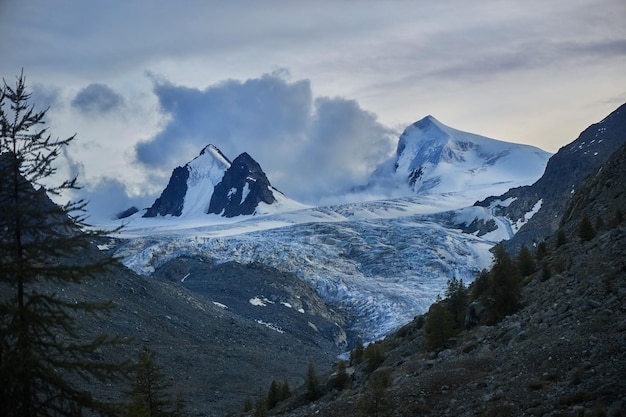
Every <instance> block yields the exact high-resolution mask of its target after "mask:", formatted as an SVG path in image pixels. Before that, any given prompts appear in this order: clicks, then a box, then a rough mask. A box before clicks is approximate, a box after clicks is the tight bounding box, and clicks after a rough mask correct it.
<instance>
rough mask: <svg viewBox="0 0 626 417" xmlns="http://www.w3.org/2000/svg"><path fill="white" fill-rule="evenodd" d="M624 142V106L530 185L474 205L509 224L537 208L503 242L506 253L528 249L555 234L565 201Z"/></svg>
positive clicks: (564, 150) (564, 151) (584, 135)
mask: <svg viewBox="0 0 626 417" xmlns="http://www.w3.org/2000/svg"><path fill="white" fill-rule="evenodd" d="M624 142H626V104H624V105H622V106H620V107H619V108H618V109H616V110H615V111H613V112H612V113H611V114H610V115H608V116H607V117H606V118H605V119H603V120H602V121H600V122H599V123H595V124H593V125H591V126H589V127H588V128H587V129H585V130H584V131H583V132H582V133H581V134H580V136H578V138H577V139H576V140H575V141H573V142H572V143H570V144H568V145H565V146H564V147H562V148H561V149H559V151H558V152H557V153H556V154H555V155H553V156H552V158H550V160H549V161H548V165H547V167H546V171H545V173H544V175H543V176H542V177H541V178H540V179H539V180H537V181H536V182H535V183H534V184H532V185H530V186H525V187H520V188H514V189H511V190H509V191H507V192H506V193H504V194H502V195H500V196H497V197H489V198H487V199H485V200H484V201H481V202H479V203H477V205H480V206H483V207H488V206H492V207H494V208H495V214H496V215H499V216H505V217H507V218H508V219H509V220H511V222H512V223H515V222H517V221H519V220H520V219H522V218H523V217H524V216H525V215H526V213H528V212H530V211H532V210H533V207H536V206H537V205H538V206H540V208H539V209H538V211H537V213H536V214H534V216H533V217H532V218H531V219H530V220H528V221H527V222H524V224H523V225H522V227H521V228H520V229H519V231H518V232H517V233H516V234H515V236H514V237H513V238H512V239H510V240H509V241H506V242H504V244H505V246H506V247H507V249H508V250H509V251H510V252H517V250H518V249H519V248H520V247H521V246H522V245H526V246H532V245H533V244H536V243H537V242H539V241H541V240H543V239H545V238H546V237H547V236H549V235H551V234H552V233H554V231H556V230H557V228H558V227H559V223H560V222H561V218H562V216H563V212H564V210H565V207H566V205H567V203H568V201H569V200H570V198H571V196H572V195H573V194H574V192H575V191H576V190H577V189H578V187H579V186H580V184H581V182H582V181H583V179H584V178H585V177H586V176H587V175H589V174H590V173H591V172H593V171H594V170H595V169H597V168H598V167H600V166H601V165H602V164H603V163H604V162H606V160H607V159H608V158H609V156H611V154H612V153H613V152H615V151H616V150H617V149H618V148H619V147H620V146H621V145H622V144H623V143H624Z"/></svg>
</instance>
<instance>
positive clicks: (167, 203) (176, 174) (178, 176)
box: [143, 166, 189, 217]
mask: <svg viewBox="0 0 626 417" xmlns="http://www.w3.org/2000/svg"><path fill="white" fill-rule="evenodd" d="M188 178H189V169H188V168H187V167H186V166H185V167H176V168H175V169H174V171H173V172H172V176H171V177H170V182H169V183H168V184H167V187H165V190H163V192H162V193H161V197H159V198H157V199H156V200H155V202H154V204H152V207H150V208H149V209H148V210H147V211H146V213H145V214H144V215H143V217H156V216H159V215H160V216H166V215H168V214H171V215H172V216H180V215H181V213H182V211H183V203H184V202H185V194H186V193H187V179H188Z"/></svg>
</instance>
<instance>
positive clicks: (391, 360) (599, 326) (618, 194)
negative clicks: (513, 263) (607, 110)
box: [276, 146, 626, 417]
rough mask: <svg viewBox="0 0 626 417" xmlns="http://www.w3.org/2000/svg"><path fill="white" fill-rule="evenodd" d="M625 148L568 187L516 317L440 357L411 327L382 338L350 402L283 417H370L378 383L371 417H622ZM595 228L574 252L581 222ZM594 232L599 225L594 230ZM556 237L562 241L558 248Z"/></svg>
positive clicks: (345, 398)
mask: <svg viewBox="0 0 626 417" xmlns="http://www.w3.org/2000/svg"><path fill="white" fill-rule="evenodd" d="M625 174H626V146H622V147H621V148H620V149H619V151H618V152H616V153H615V154H614V155H613V156H612V157H611V158H610V159H609V160H608V162H607V163H605V164H604V165H603V166H602V167H601V168H600V169H599V170H596V171H595V172H594V174H593V175H592V176H590V177H589V178H588V179H587V180H586V181H585V182H584V183H582V184H581V185H580V187H578V189H577V191H576V192H575V194H574V196H573V197H572V199H571V201H570V203H569V205H568V208H567V211H566V215H565V216H564V217H563V222H562V223H561V225H560V226H561V230H562V231H563V233H564V234H563V235H561V236H560V237H558V236H556V235H553V236H550V237H549V239H548V241H547V245H548V248H549V251H548V255H547V256H546V257H545V258H544V259H543V260H544V262H545V263H546V265H547V266H548V267H549V268H550V275H547V274H546V272H545V270H544V271H543V272H542V271H540V270H538V271H537V272H536V273H534V274H533V275H531V276H529V277H527V278H526V280H525V282H524V283H525V286H524V287H523V307H522V308H521V309H520V310H519V311H518V312H517V313H515V314H512V315H510V316H508V317H506V318H505V319H504V320H503V321H501V322H499V323H497V324H495V325H493V326H486V325H481V326H478V327H476V328H473V329H471V330H467V331H463V332H461V333H460V334H459V335H458V336H457V338H456V339H454V340H453V341H452V340H451V341H450V343H451V345H450V347H449V348H448V349H445V350H443V351H439V352H428V351H425V350H424V347H423V346H424V344H423V342H424V337H423V333H422V330H421V329H422V328H421V325H420V320H417V319H416V320H415V321H413V322H412V323H409V324H408V325H407V326H405V327H404V328H402V329H400V330H399V331H398V332H396V333H394V334H393V335H390V336H389V337H387V338H386V340H385V341H384V342H382V343H381V346H382V347H383V348H384V350H385V358H384V361H383V362H382V364H381V365H380V366H379V367H378V368H377V369H376V370H375V371H374V372H373V373H370V372H366V370H365V366H364V365H361V366H359V367H357V368H356V369H355V370H354V374H353V376H352V382H351V386H350V388H349V390H344V391H343V392H339V391H337V390H330V389H327V390H326V392H327V394H326V395H325V396H323V397H322V398H321V399H319V400H317V401H315V402H313V403H308V404H305V401H304V400H303V398H304V397H303V395H304V394H301V395H300V396H295V397H293V398H292V399H291V400H289V401H287V402H285V403H283V404H282V405H281V406H279V407H278V408H277V409H276V414H280V415H285V416H307V415H324V416H345V415H371V414H368V413H365V412H363V407H362V404H363V403H364V399H367V398H372V395H374V394H373V388H372V387H373V384H372V382H371V381H376V380H377V376H376V375H377V374H378V375H382V374H384V375H388V376H389V380H390V381H391V383H390V385H389V386H388V387H387V388H385V389H384V390H383V391H382V394H381V392H380V391H379V394H381V395H379V396H378V399H379V400H380V402H379V404H385V406H384V407H381V408H379V410H378V415H390V416H391V415H393V416H418V415H426V416H444V415H445V416H476V415H484V416H589V415H593V416H605V415H606V416H612V417H613V416H623V415H626V396H625V394H624V393H626V381H625V380H624V375H626V351H625V350H624V346H625V345H626V261H625V259H626V222H625V221H624V219H623V215H621V214H620V213H621V210H623V207H626V184H625V183H624V182H623V180H622V179H623V178H624V175H625ZM585 214H586V215H587V216H589V217H591V220H592V222H593V223H595V224H596V225H597V226H598V228H597V230H596V235H595V237H593V238H592V239H591V240H589V241H581V238H580V237H579V233H578V230H579V227H580V224H581V221H582V218H583V216H584V215H585ZM599 218H602V219H603V220H602V221H600V222H598V219H599ZM563 237H565V239H563Z"/></svg>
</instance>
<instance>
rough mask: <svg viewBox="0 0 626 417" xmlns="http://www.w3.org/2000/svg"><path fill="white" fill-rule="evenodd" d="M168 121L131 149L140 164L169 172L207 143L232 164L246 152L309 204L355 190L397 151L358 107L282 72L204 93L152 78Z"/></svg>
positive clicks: (286, 189) (229, 83)
mask: <svg viewBox="0 0 626 417" xmlns="http://www.w3.org/2000/svg"><path fill="white" fill-rule="evenodd" d="M154 92H155V94H156V95H157V97H158V99H159V103H160V106H161V108H162V111H163V112H164V113H166V114H167V116H168V117H169V123H168V124H167V125H166V127H165V128H164V129H163V130H162V131H161V132H160V133H159V134H157V135H156V136H154V137H153V138H151V139H150V140H147V141H144V142H140V143H139V144H138V145H137V146H136V157H137V160H138V161H139V162H141V163H143V164H145V165H146V166H148V167H151V168H163V169H165V168H167V169H173V168H174V167H175V166H176V165H181V164H184V163H185V162H187V161H189V160H190V159H191V158H193V157H194V156H195V155H197V153H198V152H199V151H200V150H201V149H202V148H203V147H204V146H206V145H207V144H208V143H212V144H214V145H216V146H217V147H218V148H220V149H221V150H222V151H223V152H224V153H225V154H226V155H227V156H228V157H230V158H231V159H233V158H235V157H236V156H237V155H239V154H240V153H242V152H248V153H249V154H250V155H251V156H252V157H253V158H255V159H256V160H257V161H258V162H259V163H260V164H261V166H262V167H263V169H264V170H265V172H266V173H267V174H268V177H269V179H270V182H272V184H273V185H274V186H276V187H277V188H279V189H281V191H283V192H285V193H286V194H287V195H289V196H291V197H294V198H297V199H300V200H303V201H307V202H314V201H316V200H317V199H319V198H320V197H323V196H327V195H328V194H329V193H330V194H333V193H341V192H343V191H345V190H346V189H349V188H350V187H353V186H355V185H360V184H362V183H363V182H364V181H366V178H367V176H368V175H369V173H371V172H372V171H373V170H374V169H375V168H376V166H377V165H378V164H379V163H380V162H382V161H383V160H386V159H387V158H388V157H389V155H390V154H391V153H392V152H393V150H394V149H395V136H396V135H395V133H394V132H392V131H391V130H390V129H389V128H387V127H385V126H383V125H382V124H381V123H379V122H378V121H377V118H376V115H374V114H373V113H370V112H367V111H365V110H363V109H362V108H361V107H360V106H359V105H358V103H357V102H356V101H354V100H346V99H343V98H339V97H335V98H328V97H319V98H314V97H313V93H312V91H311V85H310V83H309V81H308V80H298V81H295V82H289V81H288V80H287V75H286V74H285V72H284V71H279V72H274V73H272V74H265V75H262V76H261V77H259V78H254V79H249V80H246V81H237V80H228V81H224V82H221V83H217V84H214V85H211V86H209V87H207V88H206V89H204V90H200V89H196V88H189V87H183V86H175V85H173V84H171V83H170V82H168V81H166V80H163V79H157V78H156V77H154Z"/></svg>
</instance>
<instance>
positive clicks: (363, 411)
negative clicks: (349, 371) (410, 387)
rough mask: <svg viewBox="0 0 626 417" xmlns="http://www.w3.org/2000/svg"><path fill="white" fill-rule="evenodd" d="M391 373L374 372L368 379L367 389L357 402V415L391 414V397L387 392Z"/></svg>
mask: <svg viewBox="0 0 626 417" xmlns="http://www.w3.org/2000/svg"><path fill="white" fill-rule="evenodd" d="M390 386H391V375H390V373H389V372H375V373H374V374H372V376H371V377H370V379H369V383H368V384H367V388H368V389H367V391H366V392H365V395H363V397H361V398H360V400H359V402H358V403H357V412H358V415H359V416H375V417H386V416H392V415H393V413H394V410H395V405H394V402H393V398H392V397H391V395H390V394H389V387H390Z"/></svg>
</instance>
